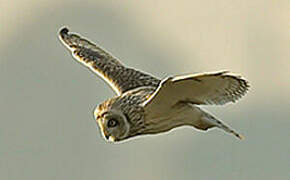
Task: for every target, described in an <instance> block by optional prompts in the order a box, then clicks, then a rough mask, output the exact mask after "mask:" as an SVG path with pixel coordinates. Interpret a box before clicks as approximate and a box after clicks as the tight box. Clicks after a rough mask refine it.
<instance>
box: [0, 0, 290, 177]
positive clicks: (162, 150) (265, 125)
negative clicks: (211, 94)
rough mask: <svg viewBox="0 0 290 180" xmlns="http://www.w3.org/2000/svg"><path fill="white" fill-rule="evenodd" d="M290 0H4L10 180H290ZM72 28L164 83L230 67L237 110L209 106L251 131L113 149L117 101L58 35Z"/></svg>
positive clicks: (0, 46)
mask: <svg viewBox="0 0 290 180" xmlns="http://www.w3.org/2000/svg"><path fill="white" fill-rule="evenodd" d="M289 9H290V1H289V0H279V1H273V0H235V1H233V0H220V1H215V0H194V1H185V0H180V1H170V0H160V1H156V0H146V1H136V0H135V1H133V0H131V1H127V0H124V1H116V0H115V1H113V0H104V1H100V0H82V1H81V0H71V1H69V0H64V1H60V0H37V1H36V0H14V1H10V0H0V27H1V28H0V39H1V41H0V54H1V57H0V82H1V85H0V91H1V94H0V179H1V180H18V179H21V180H31V179H41V180H51V179H56V180H63V179H70V180H80V179H106V180H115V179H118V180H130V179H132V180H134V179H140V180H147V179H150V180H175V179H182V180H183V179H184V180H192V179H210V180H211V179H214V180H215V179H229V180H231V179H237V180H243V179H250V180H257V179H264V180H268V179H269V180H270V179H279V180H280V179H281V180H284V179H285V180H286V179H290V171H289V169H290V141H289V138H290V130H289V127H290V119H289V116H290V93H289V92H290V80H289V77H290V63H289V62H290V50H289V46H290V43H289V42H290V11H289ZM62 26H67V27H69V28H70V30H71V31H73V32H78V33H80V34H82V35H83V36H85V37H87V38H89V39H91V40H92V41H94V42H96V43H98V44H100V45H101V46H102V47H104V48H105V49H107V50H109V51H110V52H111V53H112V54H114V55H115V56H116V57H118V58H120V59H121V61H122V62H123V63H124V64H126V65H128V66H131V67H135V68H137V69H142V70H143V71H146V72H149V73H151V74H153V75H156V76H157V77H160V78H165V77H166V76H168V75H177V74H186V73H196V72H204V71H217V70H230V71H232V72H235V73H238V74H241V75H242V76H243V77H245V78H246V79H248V80H249V82H250V85H251V89H250V91H249V93H248V94H247V95H246V96H245V97H244V98H242V99H241V100H240V101H239V102H238V103H236V104H228V105H226V106H214V107H209V106H206V107H204V108H206V109H207V110H209V111H210V112H212V113H213V114H214V115H216V116H217V117H219V118H220V119H221V120H223V121H224V122H225V123H227V124H229V125H230V126H232V127H233V128H234V129H236V130H237V131H238V132H241V133H242V134H243V135H244V136H245V137H246V139H245V140H244V141H240V140H238V139H236V138H235V137H233V136H231V135H228V134H225V133H224V132H222V131H221V130H217V129H213V130H210V131H208V132H206V133H204V132H200V131H197V130H195V129H192V128H187V127H183V128H178V129H175V130H173V131H170V133H165V134H161V135H155V136H143V137H140V138H136V139H132V140H131V141H126V142H125V143H121V144H110V143H107V142H105V140H103V138H102V137H101V135H100V132H99V130H98V129H97V125H96V123H95V121H94V119H93V113H92V112H93V109H94V107H95V106H96V105H97V104H99V103H101V102H103V101H104V100H106V99H108V98H111V97H112V96H114V93H113V91H112V90H111V89H110V88H109V86H108V85H107V84H105V83H104V82H103V81H102V80H101V79H100V78H98V77H96V76H95V75H94V74H93V73H91V72H90V71H88V70H87V69H86V68H84V67H82V66H80V64H79V63H77V62H76V61H74V60H73V58H72V57H71V55H70V54H69V53H68V51H67V50H66V49H65V48H64V46H63V45H62V44H61V43H60V41H59V40H58V38H57V32H58V30H59V29H60V28H61V27H62Z"/></svg>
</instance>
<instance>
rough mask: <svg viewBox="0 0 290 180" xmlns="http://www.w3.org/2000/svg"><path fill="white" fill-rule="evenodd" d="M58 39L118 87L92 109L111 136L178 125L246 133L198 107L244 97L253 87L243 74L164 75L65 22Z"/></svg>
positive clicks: (110, 138)
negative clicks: (133, 64)
mask: <svg viewBox="0 0 290 180" xmlns="http://www.w3.org/2000/svg"><path fill="white" fill-rule="evenodd" d="M59 39H60V40H61V42H62V43H63V44H64V45H65V46H66V47H67V49H69V51H70V52H71V53H72V56H73V57H74V58H75V59H76V60H77V61H78V62H80V63H81V64H83V65H84V66H85V67H87V68H88V69H90V70H91V71H92V72H93V73H96V74H97V75H99V76H100V77H102V79H103V80H105V81H106V82H107V83H108V84H109V85H110V86H111V87H112V88H113V90H114V91H115V93H116V96H115V97H113V98H111V99H108V100H106V101H105V102H103V103H101V104H99V105H98V106H97V107H96V108H95V110H94V118H95V120H96V122H97V124H98V126H99V128H100V130H101V132H102V135H103V137H104V138H105V139H106V140H107V141H109V142H120V141H123V140H127V139H130V138H132V137H136V136H139V135H148V134H159V133H163V132H168V131H170V130H171V129H174V128H176V127H180V126H190V127H193V128H196V129H198V130H203V131H206V130H208V129H211V128H214V127H216V128H219V129H222V130H224V131H225V132H227V133H231V134H233V135H234V136H236V137H237V138H239V139H242V138H243V136H242V135H241V134H239V133H237V132H236V131H235V130H233V129H232V128H230V127H229V126H228V125H226V124H225V123H223V122H222V121H220V120H219V119H217V118H216V117H214V116H213V115H211V114H209V113H208V112H206V111H205V110H203V109H201V108H200V107H199V105H223V104H226V103H229V102H236V101H237V100H238V99H240V98H241V97H242V96H243V95H245V94H246V92H247V90H248V88H249V84H248V82H247V81H246V80H245V79H243V78H241V77H240V76H237V75H234V74H231V73H229V72H228V71H219V72H209V73H201V74H189V75H180V76H169V77H167V78H164V79H162V80H160V79H158V78H156V77H153V76H152V75H150V74H148V73H144V72H141V71H139V70H136V69H134V68H130V67H127V66H125V65H124V64H122V63H121V62H120V61H119V60H118V59H117V58H115V57H114V56H112V55H111V54H110V53H108V52H107V51H105V50H104V49H103V48H101V47H100V46H98V45H96V44H95V43H93V42H91V41H90V40H88V39H86V38H83V37H81V36H80V35H78V34H76V33H71V32H69V30H68V29H67V28H65V27H64V28H62V29H61V30H60V31H59Z"/></svg>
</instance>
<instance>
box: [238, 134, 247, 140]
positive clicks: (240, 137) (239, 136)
mask: <svg viewBox="0 0 290 180" xmlns="http://www.w3.org/2000/svg"><path fill="white" fill-rule="evenodd" d="M237 137H238V138H239V139H240V140H245V139H246V138H245V136H243V135H241V134H238V135H237Z"/></svg>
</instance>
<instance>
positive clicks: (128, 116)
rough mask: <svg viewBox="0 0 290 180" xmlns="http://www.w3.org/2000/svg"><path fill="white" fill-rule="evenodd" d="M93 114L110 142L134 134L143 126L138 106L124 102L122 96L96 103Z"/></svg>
mask: <svg viewBox="0 0 290 180" xmlns="http://www.w3.org/2000/svg"><path fill="white" fill-rule="evenodd" d="M94 116H95V120H96V122H97V124H98V126H99V128H100V130H101V132H102V135H103V137H104V138H105V139H106V140H108V141H110V142H118V141H122V140H125V139H128V138H130V137H133V136H136V135H137V134H138V132H139V131H140V130H141V129H142V127H143V126H142V122H143V121H142V116H141V115H140V108H138V107H136V106H133V105H132V106H130V104H128V103H124V99H122V98H113V99H110V100H108V101H105V102H104V103H102V104H100V105H98V106H97V107H96V108H95V111H94Z"/></svg>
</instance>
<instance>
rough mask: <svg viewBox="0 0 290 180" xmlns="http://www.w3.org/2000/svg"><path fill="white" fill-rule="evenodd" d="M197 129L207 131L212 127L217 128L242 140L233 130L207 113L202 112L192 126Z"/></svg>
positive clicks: (241, 136)
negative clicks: (197, 121) (196, 122)
mask: <svg viewBox="0 0 290 180" xmlns="http://www.w3.org/2000/svg"><path fill="white" fill-rule="evenodd" d="M194 126H195V127H196V128H198V129H202V130H207V129H209V128H212V127H218V128H220V129H223V130H224V131H225V132H228V133H231V134H233V135H235V136H236V137H237V138H239V139H244V136H243V135H241V134H239V133H237V132H236V131H235V130H233V129H231V128H230V127H229V126H227V125H225V124H224V123H223V122H221V121H220V120H218V119H216V118H215V117H214V116H212V115H210V114H209V113H207V112H204V111H202V115H201V118H200V121H199V123H198V124H196V125H194Z"/></svg>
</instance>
